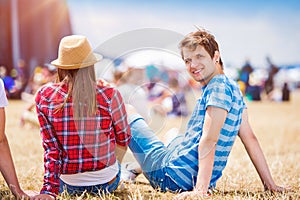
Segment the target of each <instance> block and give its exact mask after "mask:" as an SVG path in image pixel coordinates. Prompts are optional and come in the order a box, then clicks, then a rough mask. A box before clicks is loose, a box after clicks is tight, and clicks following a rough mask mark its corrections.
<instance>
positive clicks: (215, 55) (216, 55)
mask: <svg viewBox="0 0 300 200" xmlns="http://www.w3.org/2000/svg"><path fill="white" fill-rule="evenodd" d="M213 61H214V63H217V62H219V61H220V52H219V51H215V54H214V58H213Z"/></svg>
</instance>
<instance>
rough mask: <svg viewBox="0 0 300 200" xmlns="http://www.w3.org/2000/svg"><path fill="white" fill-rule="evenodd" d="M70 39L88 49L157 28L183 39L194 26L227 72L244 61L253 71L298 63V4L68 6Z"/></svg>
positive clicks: (73, 2)
mask: <svg viewBox="0 0 300 200" xmlns="http://www.w3.org/2000/svg"><path fill="white" fill-rule="evenodd" d="M67 3H68V5H69V8H70V15H71V20H72V25H73V31H74V33H75V34H83V35H86V36H87V37H88V38H89V40H90V41H91V43H92V45H93V46H94V47H96V46H98V45H101V44H102V43H104V42H105V41H107V40H110V39H113V38H114V37H116V36H118V35H120V34H123V33H125V32H128V31H132V30H137V29H143V28H160V29H167V30H172V31H175V32H178V33H180V34H182V35H185V34H187V33H189V32H192V31H194V30H195V28H194V25H198V26H202V27H204V28H206V29H208V30H210V31H211V32H212V33H213V34H214V35H215V37H216V39H217V41H218V42H219V45H220V50H221V55H222V58H223V60H224V61H225V63H226V64H227V65H228V66H229V65H231V66H234V67H240V66H241V65H242V64H243V63H244V61H245V59H246V58H248V59H250V61H251V63H252V64H253V65H254V66H256V67H264V66H265V65H266V62H265V57H266V56H267V55H269V56H270V57H271V59H272V61H273V62H274V63H275V64H278V65H283V64H296V63H300V20H299V19H300V2H299V1H292V0H286V1H277V0H274V1H221V0H216V1H191V0H185V1H176V0H175V1H171V0H167V1H159V0H152V1H145V2H143V3H141V1H137V0H129V1H121V0H117V1H112V0H111V1H96V0H85V1H80V0H68V1H67Z"/></svg>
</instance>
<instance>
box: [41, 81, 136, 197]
mask: <svg viewBox="0 0 300 200" xmlns="http://www.w3.org/2000/svg"><path fill="white" fill-rule="evenodd" d="M67 91H68V87H67V85H62V86H60V85H59V84H58V83H55V84H53V83H51V84H47V85H45V86H44V87H42V88H41V89H40V90H39V91H38V92H37V95H36V99H35V101H36V109H37V113H38V119H39V122H40V130H41V137H42V140H43V148H44V167H45V175H44V184H43V188H42V190H41V193H46V194H51V195H54V196H55V195H56V194H58V191H59V176H60V174H75V173H80V172H86V171H95V170H101V169H103V168H105V167H108V166H111V165H112V164H114V163H115V162H116V156H115V146H116V143H117V144H118V145H121V146H126V145H128V143H129V141H130V138H131V133H130V127H129V125H128V123H127V114H126V111H125V107H124V103H123V100H122V97H121V95H120V93H119V92H118V91H117V90H116V89H115V88H113V87H110V86H104V85H101V84H98V86H97V102H98V104H97V108H98V109H97V113H96V116H95V117H92V118H91V117H90V118H85V119H84V120H81V123H80V125H79V124H78V123H75V122H74V119H73V109H72V98H69V100H68V101H67V103H66V104H65V106H64V108H63V109H61V110H60V111H57V109H56V108H57V107H58V106H60V105H61V104H62V103H63V101H64V100H65V98H66V97H67Z"/></svg>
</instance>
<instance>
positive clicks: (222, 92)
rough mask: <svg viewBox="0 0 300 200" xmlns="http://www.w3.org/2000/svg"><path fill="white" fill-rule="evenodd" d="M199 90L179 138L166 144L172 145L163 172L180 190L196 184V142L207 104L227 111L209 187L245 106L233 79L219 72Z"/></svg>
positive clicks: (219, 171)
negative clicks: (177, 141) (183, 134)
mask: <svg viewBox="0 0 300 200" xmlns="http://www.w3.org/2000/svg"><path fill="white" fill-rule="evenodd" d="M202 92H203V93H202V98H201V99H198V101H197V103H196V107H195V109H194V111H193V113H192V115H191V119H190V121H189V123H188V126H187V131H186V133H185V137H184V139H183V141H182V142H181V143H180V144H178V145H172V144H171V145H170V146H173V148H172V149H171V150H170V155H169V156H168V158H167V167H166V175H167V176H170V178H171V179H173V181H174V182H175V183H176V184H177V185H178V186H180V187H181V188H182V190H192V189H193V188H194V186H195V185H196V180H197V174H198V145H199V141H200V139H201V136H202V128H203V124H204V117H205V113H206V109H207V107H208V106H216V107H219V108H222V109H225V110H226V111H228V114H227V117H226V120H225V123H224V125H223V127H222V129H221V132H220V135H219V139H218V142H217V145H216V152H215V160H214V166H213V172H212V177H211V181H210V187H215V186H216V182H217V180H218V179H219V178H220V177H221V176H222V171H223V170H224V168H225V166H226V163H227V160H228V156H229V153H230V151H231V148H232V146H233V143H234V141H235V138H236V136H237V134H238V131H239V128H240V124H241V121H242V111H243V109H244V108H245V107H246V106H245V103H244V101H243V96H242V94H241V92H240V89H239V87H238V85H237V83H236V82H235V81H233V80H231V79H229V78H228V77H226V76H225V75H223V74H220V75H216V76H215V77H213V78H212V79H211V81H210V82H209V83H208V84H207V85H206V86H204V87H203V88H202ZM200 164H201V163H200Z"/></svg>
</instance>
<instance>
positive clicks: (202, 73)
mask: <svg viewBox="0 0 300 200" xmlns="http://www.w3.org/2000/svg"><path fill="white" fill-rule="evenodd" d="M182 53H183V60H184V62H185V65H186V67H187V71H188V72H189V74H190V75H191V76H192V77H193V79H195V80H196V81H197V82H200V83H201V84H202V85H206V84H207V83H208V82H209V81H210V80H211V79H212V77H214V76H215V75H216V74H219V71H218V68H217V64H216V60H217V56H216V55H215V56H214V59H212V58H211V57H210V55H209V54H208V52H207V51H206V50H205V49H204V47H202V46H201V45H199V46H198V47H197V48H196V49H195V50H194V51H192V50H191V49H189V48H186V47H183V49H182ZM215 54H216V53H215ZM215 57H216V59H215Z"/></svg>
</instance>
